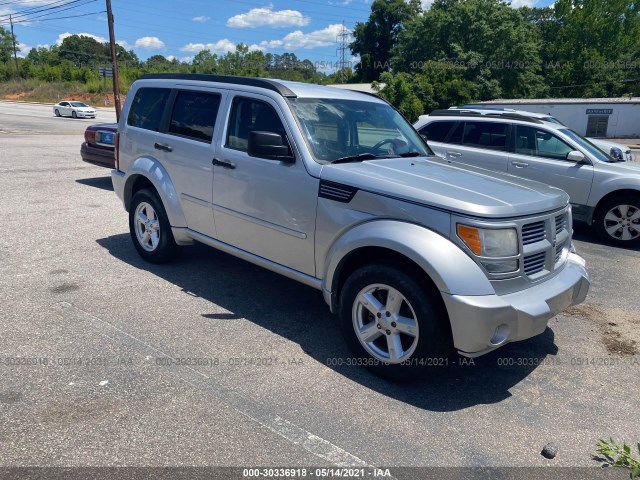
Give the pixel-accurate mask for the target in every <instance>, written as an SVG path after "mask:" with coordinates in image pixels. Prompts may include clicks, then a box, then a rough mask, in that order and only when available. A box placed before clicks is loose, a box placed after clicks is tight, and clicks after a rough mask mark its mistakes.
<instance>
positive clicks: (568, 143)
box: [414, 109, 640, 247]
mask: <svg viewBox="0 0 640 480" xmlns="http://www.w3.org/2000/svg"><path fill="white" fill-rule="evenodd" d="M414 127H415V128H416V129H417V130H418V131H419V132H420V134H421V135H423V137H424V138H426V139H427V141H428V143H429V146H430V147H431V148H432V149H433V150H434V152H435V153H436V154H437V155H439V156H441V157H442V158H444V159H446V160H448V161H450V162H455V163H462V164H468V165H474V166H477V167H483V168H487V169H490V170H495V171H498V172H504V173H510V174H512V175H517V176H519V177H523V178H527V179H530V180H536V181H538V182H542V183H545V184H547V185H549V186H552V187H556V188H561V189H562V190H564V191H566V192H567V193H568V194H569V196H570V198H571V204H572V206H573V218H574V219H575V220H576V221H580V222H584V223H586V224H587V225H589V226H591V227H592V228H593V229H594V230H595V231H596V233H598V235H599V236H600V237H601V238H602V239H603V240H604V241H606V242H608V243H610V244H614V245H617V246H623V247H634V246H637V245H640V165H638V164H637V163H636V162H624V161H622V162H621V161H619V160H617V159H614V158H612V157H611V156H609V155H607V154H606V153H605V152H603V151H602V150H600V149H599V148H598V147H596V146H595V145H594V144H593V143H591V142H590V141H589V140H587V139H586V138H584V137H583V136H581V135H579V134H578V133H576V132H574V131H573V130H571V129H569V128H568V127H566V126H564V125H562V124H559V123H556V122H553V121H547V120H544V119H541V118H535V117H534V116H528V115H523V114H520V113H514V112H505V111H491V110H484V111H483V110H475V111H474V110H463V109H459V110H457V109H450V110H436V111H434V112H432V113H431V114H430V115H423V116H421V117H420V119H419V120H418V121H417V122H416V123H415V124H414Z"/></svg>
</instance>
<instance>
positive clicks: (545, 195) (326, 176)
mask: <svg viewBox="0 0 640 480" xmlns="http://www.w3.org/2000/svg"><path fill="white" fill-rule="evenodd" d="M320 176H321V178H322V179H323V180H328V181H332V182H337V183H342V184H345V185H350V186H353V187H357V188H359V189H362V190H367V191H370V192H373V193H378V194H381V195H386V196H391V197H396V198H400V199H402V200H407V201H410V202H418V203H421V204H425V205H428V206H431V207H434V208H440V209H445V210H448V211H452V212H456V213H460V214H462V215H470V216H476V217H485V218H506V217H521V216H528V215H534V214H538V213H542V212H547V211H551V210H556V209H559V208H562V207H564V206H565V205H567V203H568V202H569V196H568V195H567V194H566V193H565V192H563V191H562V190H559V189H557V188H553V187H549V186H548V185H545V184H542V183H539V182H534V181H531V180H526V179H523V178H519V177H515V176H513V175H507V174H503V173H499V172H493V171H489V170H485V169H482V168H476V167H470V166H467V165H461V164H455V165H454V164H450V163H448V162H446V161H445V160H442V159H437V158H434V157H429V158H391V159H377V160H370V161H364V162H357V163H341V164H336V165H331V164H328V165H324V166H323V168H322V172H321V174H320Z"/></svg>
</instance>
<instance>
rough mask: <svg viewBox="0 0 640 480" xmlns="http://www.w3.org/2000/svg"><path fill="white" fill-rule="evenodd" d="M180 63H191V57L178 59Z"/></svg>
mask: <svg viewBox="0 0 640 480" xmlns="http://www.w3.org/2000/svg"><path fill="white" fill-rule="evenodd" d="M180 61H181V62H182V63H191V62H192V61H193V57H182V58H180Z"/></svg>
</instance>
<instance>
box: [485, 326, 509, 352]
mask: <svg viewBox="0 0 640 480" xmlns="http://www.w3.org/2000/svg"><path fill="white" fill-rule="evenodd" d="M507 338H509V325H507V324H506V323H503V324H501V325H498V327H497V328H496V330H495V331H494V332H493V337H491V340H489V343H490V344H491V345H492V346H494V347H497V346H498V345H502V344H503V343H504V342H505V341H506V340H507Z"/></svg>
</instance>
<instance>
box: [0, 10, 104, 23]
mask: <svg viewBox="0 0 640 480" xmlns="http://www.w3.org/2000/svg"><path fill="white" fill-rule="evenodd" d="M106 12H107V11H106V10H100V11H99V12H91V13H81V14H78V15H67V16H65V17H54V18H43V19H41V20H38V22H48V21H51V20H66V19H67V18H78V17H89V16H91V15H99V14H101V13H106ZM32 21H33V20H18V21H17V22H13V23H14V24H16V23H31V22H32ZM0 25H3V23H2V22H0ZM4 25H6V23H5V24H4Z"/></svg>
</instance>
